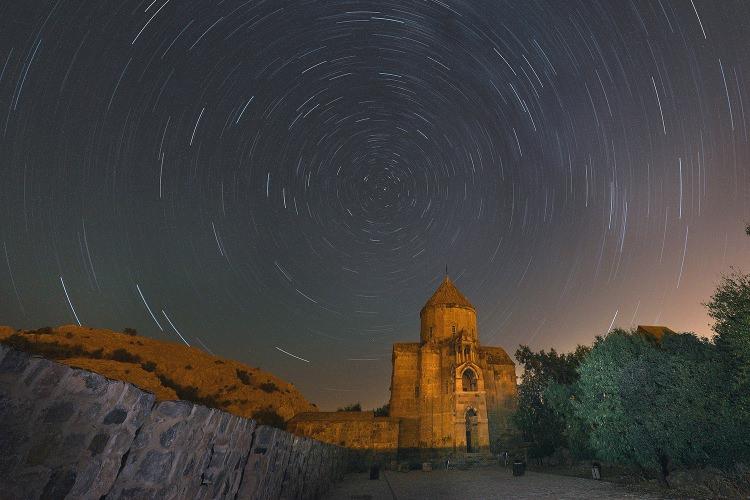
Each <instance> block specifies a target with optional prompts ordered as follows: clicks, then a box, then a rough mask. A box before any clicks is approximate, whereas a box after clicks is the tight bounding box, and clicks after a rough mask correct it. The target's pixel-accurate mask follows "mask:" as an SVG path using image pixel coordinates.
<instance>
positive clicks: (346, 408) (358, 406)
mask: <svg viewBox="0 0 750 500" xmlns="http://www.w3.org/2000/svg"><path fill="white" fill-rule="evenodd" d="M336 411H362V405H361V404H359V403H354V404H351V405H346V406H344V407H343V408H339V409H338V410H336Z"/></svg>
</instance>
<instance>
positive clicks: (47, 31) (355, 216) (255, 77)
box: [0, 0, 750, 408]
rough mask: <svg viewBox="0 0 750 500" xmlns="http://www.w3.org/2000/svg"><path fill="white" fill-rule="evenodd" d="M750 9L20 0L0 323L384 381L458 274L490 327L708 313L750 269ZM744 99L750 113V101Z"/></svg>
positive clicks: (3, 75) (727, 4)
mask: <svg viewBox="0 0 750 500" xmlns="http://www.w3.org/2000/svg"><path fill="white" fill-rule="evenodd" d="M748 18H750V7H749V6H748V5H747V3H746V2H742V1H731V0H727V1H724V2H720V3H715V2H706V1H704V0H688V1H676V0H675V1H668V0H654V1H619V0H618V1H600V2H597V1H570V2H552V1H550V2H544V1H503V2H500V1H476V0H472V1H456V0H444V1H438V0H432V1H413V2H412V1H409V2H406V1H398V2H397V1H377V2H374V1H371V2H364V1H330V2H314V1H300V0H297V1H281V0H273V1H246V2H239V1H237V2H207V1H177V0H166V1H164V0H148V1H142V2H134V1H119V2H110V1H100V2H70V1H68V0H54V1H40V0H33V1H8V2H3V4H2V5H0V26H2V29H0V134H1V135H0V241H1V242H2V255H0V261H2V262H0V323H5V324H10V325H13V326H16V327H39V326H43V325H45V324H62V323H72V322H80V323H82V324H84V325H89V326H97V327H105V328H106V327H109V328H113V329H121V328H124V327H135V328H137V329H138V330H139V332H141V334H144V335H149V336H153V337H156V338H161V339H165V340H172V341H176V342H185V343H189V344H190V345H194V346H196V347H199V348H202V349H206V350H208V351H211V352H214V353H216V354H219V355H222V356H227V357H232V358H235V359H239V360H241V361H245V362H248V363H251V364H254V365H260V366H261V367H262V368H264V369H267V370H270V371H272V372H274V373H277V374H278V375H280V376H282V377H284V378H286V379H288V380H290V381H291V382H294V383H296V384H297V385H298V386H299V387H300V389H301V390H302V392H303V393H305V394H306V395H307V396H308V397H309V398H310V399H311V400H313V401H316V402H318V403H319V404H320V406H321V407H323V408H331V407H334V406H336V405H341V404H344V403H348V402H352V401H349V400H350V399H359V400H361V401H362V403H363V404H364V406H365V407H372V406H375V405H379V404H380V403H382V402H383V401H385V400H386V399H387V394H388V374H389V373H390V349H391V344H392V343H393V342H397V341H401V342H413V341H417V340H418V321H419V317H418V313H419V310H420V308H421V306H422V305H423V303H424V302H425V301H426V299H427V298H428V297H429V295H430V294H431V293H432V291H433V290H434V289H435V288H436V286H437V284H438V283H439V281H440V280H441V279H442V275H443V273H444V269H445V266H446V265H447V266H448V269H449V273H450V275H451V276H452V278H453V279H454V281H455V282H456V284H457V285H458V287H459V288H460V289H461V290H462V291H463V292H464V293H465V294H466V295H467V296H468V297H469V298H470V300H472V302H473V303H474V305H475V306H476V307H477V309H478V313H479V319H480V340H481V341H482V342H483V343H485V344H488V345H500V346H502V347H504V348H505V349H506V350H508V351H509V352H512V351H513V350H514V349H515V347H516V346H517V345H518V344H519V343H528V344H530V345H531V346H532V347H534V348H549V347H556V348H558V349H563V350H565V349H570V348H571V347H573V346H574V345H575V344H576V343H579V342H582V343H589V342H590V341H591V340H592V338H593V336H595V335H598V334H602V333H604V332H605V331H606V330H607V329H608V328H609V327H610V326H611V325H617V326H624V327H628V326H631V325H635V324H639V323H640V324H652V323H658V324H666V325H668V326H670V327H671V328H673V329H678V330H690V331H697V332H699V333H707V332H708V326H707V323H708V319H707V316H706V314H705V311H704V309H703V308H702V306H701V305H700V303H701V302H703V301H705V300H706V299H707V298H708V296H709V295H710V293H711V290H712V288H713V287H714V285H715V283H716V282H717V280H718V277H719V275H720V273H721V272H722V271H725V270H726V269H727V268H728V267H729V266H730V265H732V264H734V265H738V266H742V265H747V264H748V263H749V262H748V250H749V249H748V243H747V242H746V241H745V240H746V238H743V232H742V228H743V222H744V220H745V219H746V218H747V217H748V215H749V214H748V200H749V199H750V192H749V189H748V187H749V186H748V180H749V179H748V173H749V171H750V169H749V168H748V164H749V163H748V161H749V160H750V155H749V154H748V153H749V151H748V142H749V141H750V131H749V130H748V126H749V123H750V116H748V114H750V107H748V106H750V93H748V88H747V80H748V78H749V77H750V45H748V44H747V40H748V39H750V28H749V27H748V24H747V23H746V22H744V20H746V19H748ZM745 108H748V109H747V110H746V109H745Z"/></svg>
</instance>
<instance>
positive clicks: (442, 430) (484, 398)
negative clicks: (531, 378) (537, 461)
mask: <svg viewBox="0 0 750 500" xmlns="http://www.w3.org/2000/svg"><path fill="white" fill-rule="evenodd" d="M419 316H420V319H421V321H420V342H414V343H399V344H395V345H394V346H393V375H392V378H391V403H390V415H391V417H395V418H398V419H399V422H400V425H399V439H398V446H399V448H401V449H408V448H431V449H446V448H447V449H449V450H453V451H456V452H461V451H465V452H468V453H478V452H482V451H488V450H490V449H492V451H494V452H497V451H498V450H496V449H495V448H497V447H500V446H507V440H508V439H509V435H510V434H511V432H510V424H509V422H508V418H509V416H510V413H511V412H512V411H513V409H514V405H515V397H516V371H515V364H514V363H513V361H512V360H511V359H510V357H509V356H508V354H507V353H506V352H505V351H504V350H503V349H502V348H500V347H485V346H482V345H481V344H480V343H479V331H478V329H477V312H476V310H475V309H474V306H472V305H471V303H470V302H469V301H468V300H467V299H466V297H464V295H463V294H462V293H461V292H460V291H459V290H458V289H457V288H456V286H455V285H454V284H453V282H451V280H450V278H449V277H448V276H446V277H445V280H444V281H443V282H442V283H441V284H440V286H439V287H438V289H437V290H436V291H435V293H434V294H433V295H432V297H430V299H429V300H428V301H427V303H426V304H425V305H424V307H423V308H422V310H421V311H420V313H419Z"/></svg>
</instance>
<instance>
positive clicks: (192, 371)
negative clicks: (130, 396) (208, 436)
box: [0, 325, 317, 427]
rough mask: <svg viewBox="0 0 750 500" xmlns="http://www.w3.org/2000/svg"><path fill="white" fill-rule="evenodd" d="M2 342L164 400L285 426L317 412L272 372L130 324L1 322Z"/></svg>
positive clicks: (294, 389) (291, 386)
mask: <svg viewBox="0 0 750 500" xmlns="http://www.w3.org/2000/svg"><path fill="white" fill-rule="evenodd" d="M0 343H3V344H5V345H8V346H10V347H14V348H16V349H19V350H22V351H26V352H30V353H33V354H37V355H40V356H43V357H45V358H48V359H54V360H57V361H59V362H61V363H64V364H66V365H69V366H72V367H76V368H82V369H84V370H89V371H93V372H96V373H99V374H101V375H104V376H105V377H108V378H110V379H114V380H122V381H125V382H130V383H132V384H134V385H136V386H138V387H140V388H141V389H144V390H146V391H149V392H152V393H153V394H154V395H155V396H156V398H157V400H160V401H168V400H176V399H184V400H188V401H192V402H195V403H199V404H203V405H205V406H209V407H213V408H218V409H221V410H224V411H226V412H229V413H233V414H234V415H238V416H241V417H247V418H252V419H254V420H256V421H258V422H259V423H261V424H267V425H275V426H277V427H283V425H284V422H285V421H287V420H289V419H291V418H292V417H293V416H294V415H296V414H297V413H300V412H309V411H317V408H316V407H315V405H313V404H311V403H310V402H309V401H307V399H305V397H304V396H302V394H301V393H300V392H299V391H298V390H297V389H296V388H295V387H294V386H293V385H292V384H290V383H288V382H286V381H284V380H281V379H280V378H278V377H276V376H274V375H272V374H270V373H268V372H264V371H262V370H260V369H258V368H253V367H250V366H247V365H244V364H242V363H239V362H237V361H233V360H230V359H225V358H220V357H217V356H212V355H210V354H207V353H205V352H204V351H202V350H200V349H197V348H195V347H188V346H185V345H182V344H176V343H172V342H163V341H159V340H154V339H150V338H147V337H140V336H138V335H137V333H136V331H135V330H132V329H126V330H125V332H122V333H121V332H115V331H112V330H106V329H99V328H96V329H95V328H87V327H81V326H77V325H63V326H59V327H57V328H49V327H45V328H40V329H38V330H16V329H14V328H11V327H7V326H0Z"/></svg>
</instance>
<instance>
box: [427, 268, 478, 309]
mask: <svg viewBox="0 0 750 500" xmlns="http://www.w3.org/2000/svg"><path fill="white" fill-rule="evenodd" d="M439 306H444V307H467V308H469V309H474V306H473V305H471V302H469V300H468V299H467V298H466V297H464V294H462V293H461V292H459V291H458V288H456V285H454V284H453V282H452V281H451V279H450V278H449V277H448V276H446V277H445V279H444V280H443V282H442V283H441V284H440V286H439V287H438V289H437V290H435V293H433V294H432V297H430V299H429V300H428V301H427V303H426V304H425V305H424V307H423V308H422V310H424V309H426V308H428V307H439Z"/></svg>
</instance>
